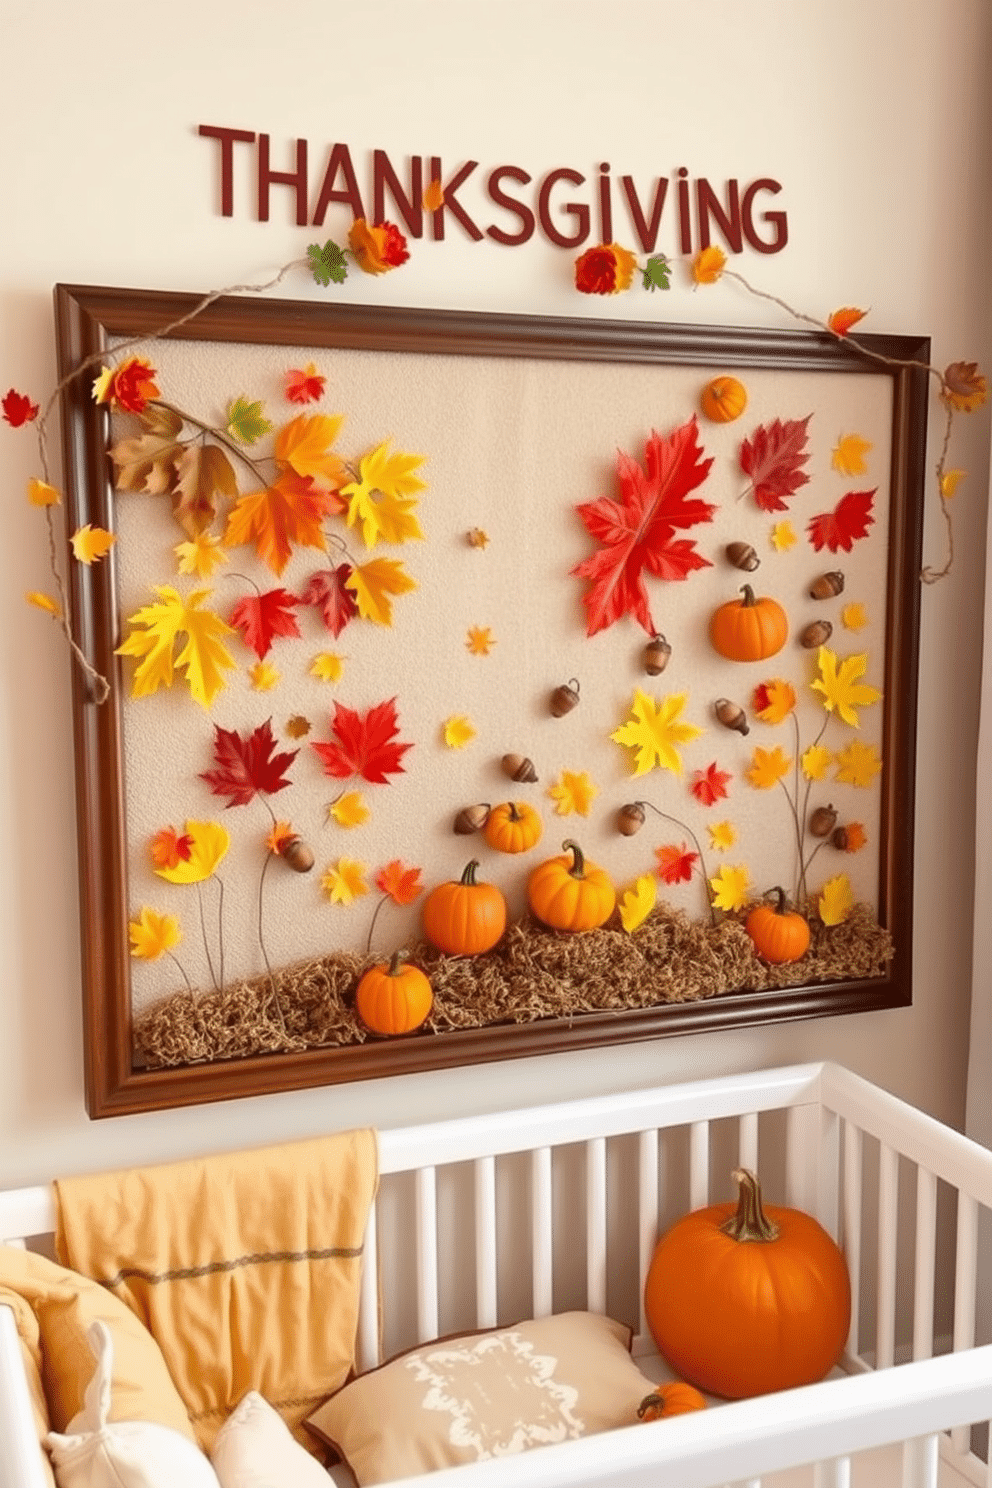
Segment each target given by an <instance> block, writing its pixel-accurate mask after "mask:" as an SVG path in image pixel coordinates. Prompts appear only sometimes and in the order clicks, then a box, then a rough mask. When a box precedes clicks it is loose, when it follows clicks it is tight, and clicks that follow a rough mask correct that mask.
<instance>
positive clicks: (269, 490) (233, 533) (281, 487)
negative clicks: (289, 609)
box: [224, 471, 342, 574]
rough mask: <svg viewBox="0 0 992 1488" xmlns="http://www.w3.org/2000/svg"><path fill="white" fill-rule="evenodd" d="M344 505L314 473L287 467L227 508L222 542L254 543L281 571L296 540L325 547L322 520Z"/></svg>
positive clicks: (231, 545)
mask: <svg viewBox="0 0 992 1488" xmlns="http://www.w3.org/2000/svg"><path fill="white" fill-rule="evenodd" d="M341 510H342V504H341V502H340V500H339V498H338V497H337V496H336V495H335V493H334V492H333V491H326V490H323V489H322V488H321V487H320V486H318V485H316V484H315V483H314V481H313V480H312V479H311V477H310V476H300V475H298V474H296V473H294V472H293V471H286V472H284V473H283V474H282V475H280V476H278V477H277V478H276V480H275V481H274V482H273V483H272V485H271V486H267V487H266V488H265V490H264V491H249V492H247V493H246V494H245V495H244V496H239V497H238V500H237V501H236V502H235V503H234V506H233V507H232V508H231V510H230V512H229V513H228V517H227V530H226V531H225V533H224V546H225V547H228V548H235V547H237V546H238V545H239V544H240V543H254V544H255V548H256V550H257V552H258V556H259V557H260V558H261V559H262V560H263V562H265V563H267V564H268V565H269V567H270V568H271V569H272V571H273V573H275V574H281V573H282V571H283V569H284V568H285V567H286V564H287V563H288V562H289V559H290V557H291V556H292V552H293V544H294V543H298V544H300V545H301V546H302V547H305V548H320V549H321V550H322V551H324V552H326V550H327V543H326V541H325V539H324V533H323V528H322V525H321V524H322V522H323V519H324V517H326V516H330V515H331V514H332V513H333V512H338V511H341Z"/></svg>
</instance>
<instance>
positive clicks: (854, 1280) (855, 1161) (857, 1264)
mask: <svg viewBox="0 0 992 1488" xmlns="http://www.w3.org/2000/svg"><path fill="white" fill-rule="evenodd" d="M862 1152H863V1142H862V1137H861V1132H860V1130H859V1128H858V1127H856V1126H855V1125H854V1123H853V1122H851V1121H845V1122H844V1197H843V1232H842V1244H843V1250H844V1259H845V1260H846V1261H847V1274H848V1276H849V1277H850V1278H851V1326H850V1329H849V1331H848V1335H847V1352H848V1354H849V1355H850V1357H851V1358H852V1359H856V1358H857V1357H858V1350H859V1348H860V1333H861V1324H860V1313H861V1173H862Z"/></svg>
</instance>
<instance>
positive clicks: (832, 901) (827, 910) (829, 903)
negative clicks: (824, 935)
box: [817, 873, 854, 925]
mask: <svg viewBox="0 0 992 1488" xmlns="http://www.w3.org/2000/svg"><path fill="white" fill-rule="evenodd" d="M853 908H854V894H853V892H852V889H851V881H850V879H849V878H848V876H847V874H846V873H838V874H837V877H836V878H830V879H828V880H827V882H826V883H825V884H824V885H823V890H822V892H821V894H820V898H819V901H818V903H817V909H818V911H819V914H820V919H821V920H822V921H823V923H824V924H825V925H841V924H843V922H844V921H845V920H846V919H847V917H848V915H849V914H850V913H851V910H852V909H853Z"/></svg>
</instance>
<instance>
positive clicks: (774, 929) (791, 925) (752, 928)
mask: <svg viewBox="0 0 992 1488" xmlns="http://www.w3.org/2000/svg"><path fill="white" fill-rule="evenodd" d="M772 894H774V895H775V896H776V898H775V903H774V904H759V905H757V906H756V907H755V908H754V909H752V910H751V912H750V914H749V915H748V917H747V919H746V920H745V921H744V929H745V930H746V931H747V933H748V935H750V937H751V939H752V941H753V942H754V949H755V950H756V951H757V953H758V955H759V956H760V957H761V959H762V960H763V961H769V962H771V964H772V965H773V966H782V965H784V964H785V963H787V962H789V961H798V960H799V958H800V956H805V954H806V952H807V951H808V950H809V924H808V923H807V921H806V920H805V919H804V918H803V916H802V915H801V914H798V913H797V912H796V910H794V909H790V908H789V901H788V900H787V899H786V897H785V890H784V889H780V888H775V889H770V890H769V895H772Z"/></svg>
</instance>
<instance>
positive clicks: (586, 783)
mask: <svg viewBox="0 0 992 1488" xmlns="http://www.w3.org/2000/svg"><path fill="white" fill-rule="evenodd" d="M548 795H549V796H550V797H551V799H552V800H553V801H555V802H556V803H557V804H556V805H555V811H556V812H557V814H558V815H559V816H568V815H570V813H571V812H573V811H575V812H578V814H579V816H588V815H589V808H590V806H591V805H592V803H593V800H594V799H595V797H596V796H598V795H599V786H598V785H594V784H593V782H592V780H590V778H589V776H588V775H587V774H586V772H585V770H578V771H575V770H562V772H561V774H560V775H559V776H558V779H557V780H556V781H555V783H554V785H552V786H551V787H550V789H549V790H548Z"/></svg>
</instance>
